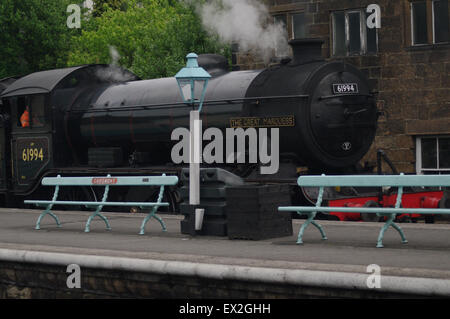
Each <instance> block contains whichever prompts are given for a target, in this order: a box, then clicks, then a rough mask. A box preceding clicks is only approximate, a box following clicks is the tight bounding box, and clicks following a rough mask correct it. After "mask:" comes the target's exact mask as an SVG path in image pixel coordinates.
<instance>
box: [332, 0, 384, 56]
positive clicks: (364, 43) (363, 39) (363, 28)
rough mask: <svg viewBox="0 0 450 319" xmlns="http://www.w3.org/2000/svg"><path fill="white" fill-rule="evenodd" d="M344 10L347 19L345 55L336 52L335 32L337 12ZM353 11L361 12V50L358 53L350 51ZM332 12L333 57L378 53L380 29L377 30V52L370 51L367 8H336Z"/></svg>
mask: <svg viewBox="0 0 450 319" xmlns="http://www.w3.org/2000/svg"><path fill="white" fill-rule="evenodd" d="M338 12H341V13H342V12H343V13H344V19H345V51H346V52H345V55H341V54H336V47H335V44H336V43H337V41H336V32H335V13H338ZM351 13H359V36H360V43H361V45H360V50H359V52H358V53H351V52H350V48H349V46H350V19H349V14H351ZM330 14H331V18H330V21H331V36H330V39H331V41H332V44H331V55H332V56H333V57H352V56H374V55H378V52H379V51H378V44H379V38H378V30H376V32H375V36H376V37H375V44H376V52H369V51H368V38H367V24H366V21H367V15H366V10H365V9H347V10H336V11H333V12H331V13H330Z"/></svg>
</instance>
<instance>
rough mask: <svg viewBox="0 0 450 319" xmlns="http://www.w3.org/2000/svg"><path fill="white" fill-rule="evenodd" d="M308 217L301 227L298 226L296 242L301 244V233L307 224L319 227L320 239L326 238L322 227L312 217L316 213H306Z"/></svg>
mask: <svg viewBox="0 0 450 319" xmlns="http://www.w3.org/2000/svg"><path fill="white" fill-rule="evenodd" d="M297 214H299V215H302V214H304V213H300V212H297ZM307 215H308V219H306V221H305V222H304V223H303V225H302V227H300V230H299V232H298V238H297V244H299V245H302V244H303V233H304V232H305V230H306V228H307V227H308V226H309V224H313V225H314V226H315V227H316V228H317V229H319V231H320V234H321V235H322V240H327V236H326V235H325V232H324V230H323V228H322V226H321V225H320V224H319V223H316V222H315V221H314V220H313V219H314V217H316V213H315V212H314V213H307Z"/></svg>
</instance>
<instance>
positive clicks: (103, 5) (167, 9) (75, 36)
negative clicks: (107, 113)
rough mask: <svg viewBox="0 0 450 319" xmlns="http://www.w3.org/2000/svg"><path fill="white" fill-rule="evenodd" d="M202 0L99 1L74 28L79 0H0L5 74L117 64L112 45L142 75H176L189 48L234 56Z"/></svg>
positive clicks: (0, 73)
mask: <svg viewBox="0 0 450 319" xmlns="http://www.w3.org/2000/svg"><path fill="white" fill-rule="evenodd" d="M201 1H204V0H189V1H184V0H183V1H182V0H95V2H94V3H95V6H94V10H93V11H92V12H91V13H89V14H88V13H87V12H86V10H83V11H82V17H81V28H80V29H70V28H68V26H67V19H68V17H69V16H70V15H71V13H70V12H69V13H68V12H67V7H68V5H69V4H72V3H74V1H73V0H20V1H18V0H0V43H1V45H0V78H2V77H7V76H15V75H25V74H28V73H32V72H37V71H41V70H46V69H54V68H61V67H67V66H74V65H82V64H90V63H111V62H113V60H112V58H111V55H110V52H111V48H115V50H117V52H118V53H119V54H120V59H118V61H114V62H117V63H118V64H120V65H121V66H123V67H125V68H128V69H130V70H131V71H133V72H135V73H136V74H137V75H139V76H140V77H142V78H155V77H165V76H173V75H174V74H175V73H176V72H177V71H178V70H179V69H180V68H181V67H182V66H184V65H185V56H186V54H187V53H189V52H196V53H197V54H201V53H221V54H224V55H227V56H228V57H229V56H230V50H229V48H228V47H227V46H223V45H221V44H219V42H218V41H217V40H216V39H215V38H211V37H210V36H208V34H207V33H206V32H205V31H204V30H203V28H202V24H201V21H200V19H199V17H198V16H197V15H196V14H195V10H194V8H193V7H192V6H191V5H189V4H187V3H195V2H201ZM79 2H82V0H80V1H79ZM75 3H76V1H75Z"/></svg>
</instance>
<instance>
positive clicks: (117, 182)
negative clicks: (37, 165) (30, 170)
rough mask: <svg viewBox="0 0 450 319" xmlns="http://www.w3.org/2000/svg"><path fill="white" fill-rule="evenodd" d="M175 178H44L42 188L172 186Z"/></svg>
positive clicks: (175, 182)
mask: <svg viewBox="0 0 450 319" xmlns="http://www.w3.org/2000/svg"><path fill="white" fill-rule="evenodd" d="M176 184H178V177H177V176H112V177H97V176H92V177H44V178H43V179H42V185H44V186H57V185H58V186H106V185H110V186H161V185H163V186H172V185H176Z"/></svg>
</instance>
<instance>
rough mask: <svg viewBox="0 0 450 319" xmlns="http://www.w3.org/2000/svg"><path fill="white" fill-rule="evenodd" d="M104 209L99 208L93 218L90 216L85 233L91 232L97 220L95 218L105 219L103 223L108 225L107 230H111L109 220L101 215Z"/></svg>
mask: <svg viewBox="0 0 450 319" xmlns="http://www.w3.org/2000/svg"><path fill="white" fill-rule="evenodd" d="M102 208H103V206H99V207H98V208H97V210H96V211H95V212H94V213H93V214H92V215H91V216H89V219H88V221H87V223H86V227H85V229H84V232H85V233H89V232H90V231H91V222H92V220H93V219H94V218H95V216H99V217H100V218H101V219H103V221H104V222H105V224H106V230H111V226H110V225H109V222H108V219H107V218H106V217H105V216H103V215H102V214H100V211H101V209H102Z"/></svg>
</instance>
